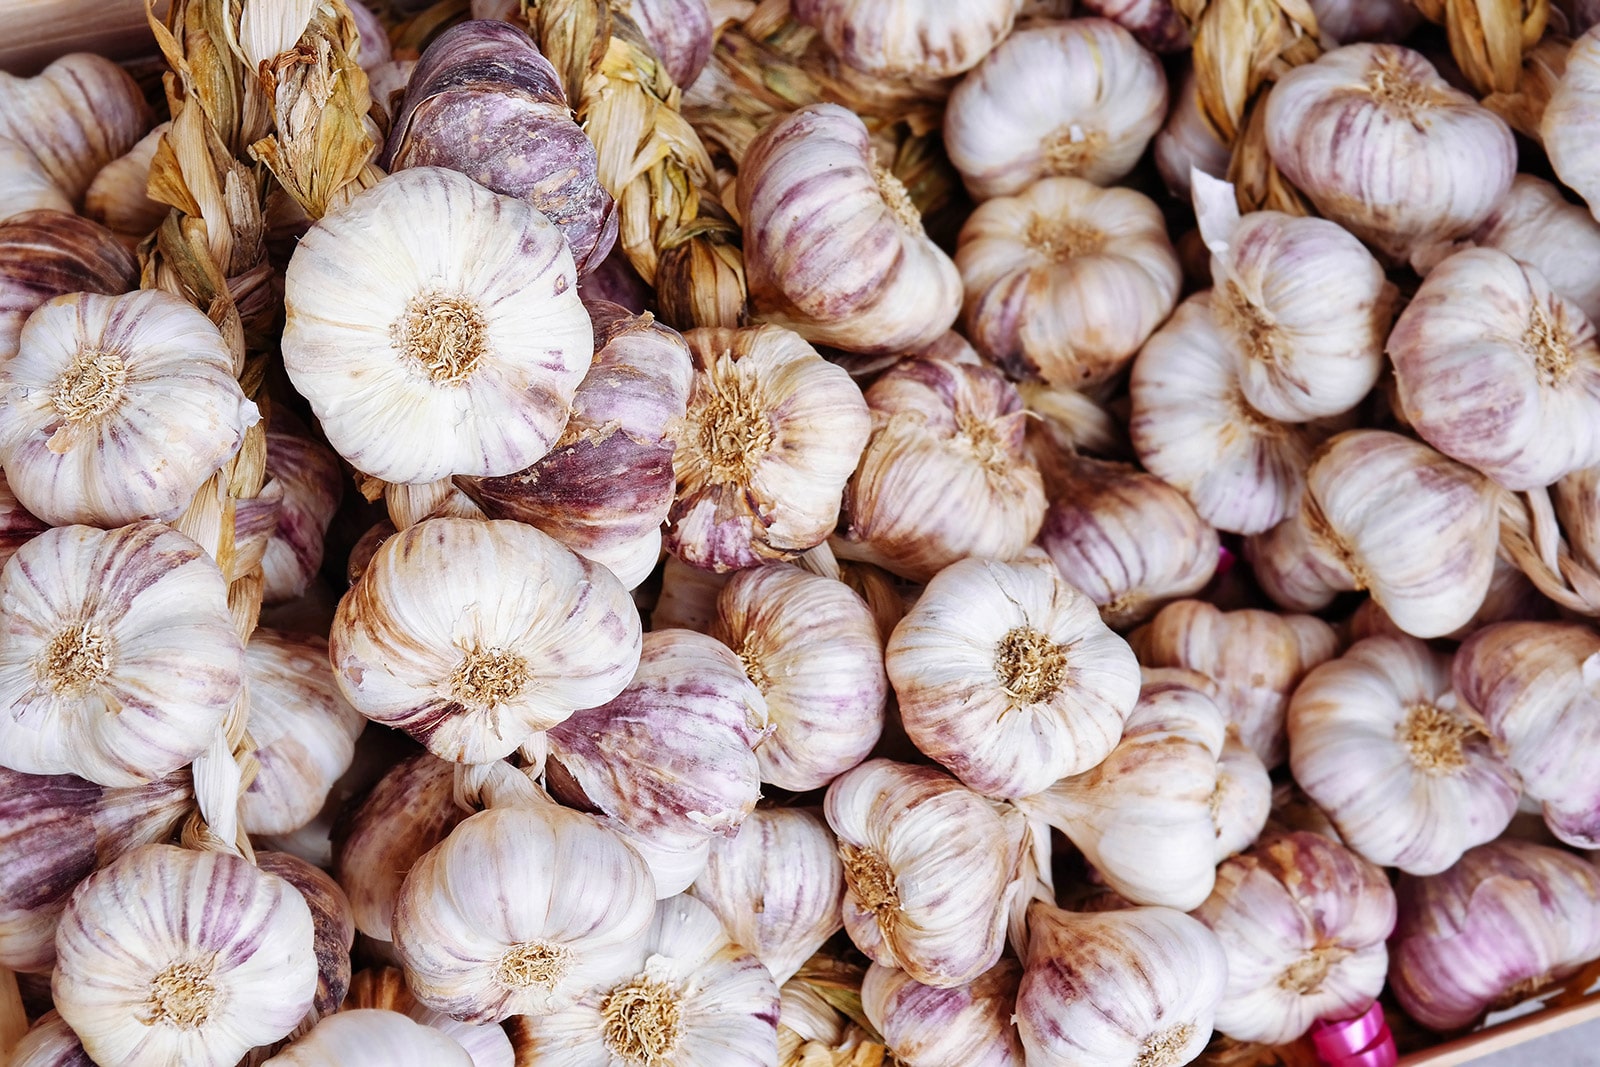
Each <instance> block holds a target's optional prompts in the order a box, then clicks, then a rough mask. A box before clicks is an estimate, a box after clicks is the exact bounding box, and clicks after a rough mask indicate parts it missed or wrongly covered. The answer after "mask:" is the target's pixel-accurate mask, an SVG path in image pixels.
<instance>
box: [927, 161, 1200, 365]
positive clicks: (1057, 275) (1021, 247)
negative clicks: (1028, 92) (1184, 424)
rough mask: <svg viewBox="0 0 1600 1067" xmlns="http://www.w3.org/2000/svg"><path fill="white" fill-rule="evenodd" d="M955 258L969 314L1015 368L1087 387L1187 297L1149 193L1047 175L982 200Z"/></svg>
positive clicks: (996, 356) (989, 348) (993, 351)
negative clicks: (1017, 189) (1180, 289)
mask: <svg viewBox="0 0 1600 1067" xmlns="http://www.w3.org/2000/svg"><path fill="white" fill-rule="evenodd" d="M956 266H957V268H959V269H960V271H961V281H962V284H963V285H964V286H965V288H966V308H965V314H966V324H967V331H968V333H970V334H971V336H972V340H973V343H974V344H975V345H976V346H977V348H978V350H979V351H980V352H982V353H983V355H984V356H986V357H987V358H988V359H990V360H992V361H994V362H995V363H998V364H999V365H1000V366H1002V367H1004V368H1005V369H1006V370H1007V371H1008V372H1009V373H1011V374H1012V375H1013V376H1016V377H1019V378H1021V377H1039V378H1043V379H1044V380H1045V381H1048V382H1052V383H1057V384H1063V385H1072V386H1074V387H1078V388H1084V387H1087V386H1090V385H1096V384H1098V383H1100V382H1103V381H1105V380H1106V379H1107V378H1110V377H1112V376H1113V375H1115V374H1116V373H1117V372H1118V371H1119V370H1121V369H1122V368H1123V367H1124V366H1125V365H1126V364H1127V362H1128V360H1129V359H1131V358H1132V357H1133V354H1134V353H1135V352H1136V351H1138V349H1139V346H1140V345H1142V344H1144V341H1145V338H1147V337H1149V336H1150V333H1151V331H1152V330H1154V329H1155V328H1156V327H1157V326H1158V325H1160V323H1161V321H1162V320H1163V319H1165V318H1166V317H1167V315H1168V314H1169V313H1170V312H1171V311H1172V307H1173V305H1174V304H1175V303H1176V302H1177V299H1178V286H1179V283H1180V282H1181V281H1182V272H1181V271H1180V269H1179V267H1178V254H1177V253H1176V252H1174V251H1173V249H1172V243H1171V242H1170V241H1168V240H1167V228H1166V221H1165V220H1164V219H1163V218H1162V217H1161V212H1160V210H1159V209H1158V208H1157V207H1156V205H1155V204H1154V203H1153V202H1152V201H1151V200H1150V199H1149V198H1148V197H1146V196H1144V195H1142V194H1140V193H1136V192H1134V191H1133V190H1131V189H1101V188H1100V187H1099V186H1097V185H1095V184H1094V183H1092V182H1087V181H1084V180H1083V179H1082V178H1045V179H1042V180H1040V181H1037V182H1034V183H1033V184H1032V185H1030V186H1028V187H1027V189H1025V190H1023V191H1022V192H1021V193H1020V194H1019V195H1017V196H1015V197H997V198H995V199H993V200H989V201H987V202H985V203H983V204H980V205H979V206H978V210H977V211H975V212H973V213H972V216H971V217H970V218H969V219H968V220H967V222H966V225H964V226H962V228H961V241H960V247H959V248H958V249H957V251H956Z"/></svg>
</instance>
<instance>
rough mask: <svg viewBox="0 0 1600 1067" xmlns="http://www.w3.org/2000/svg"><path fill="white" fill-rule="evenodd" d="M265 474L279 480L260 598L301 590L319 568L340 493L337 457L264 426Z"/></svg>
mask: <svg viewBox="0 0 1600 1067" xmlns="http://www.w3.org/2000/svg"><path fill="white" fill-rule="evenodd" d="M267 479H268V481H276V482H280V483H282V485H283V503H282V505H281V506H280V507H279V509H278V525H277V526H276V527H275V528H274V529H273V531H272V539H271V540H270V541H268V542H267V551H266V554H265V555H264V556H263V557H262V559H261V570H262V574H263V578H264V581H265V583H266V585H265V588H264V590H263V592H262V599H263V600H264V601H265V602H266V603H268V604H281V603H284V602H285V601H289V600H294V599H295V598H296V597H300V596H303V595H304V594H305V591H306V588H307V587H308V586H309V585H310V584H311V580H312V579H313V578H315V577H316V574H317V571H318V570H320V569H321V568H322V552H323V543H324V540H325V539H326V537H327V533H328V526H329V525H330V524H331V523H332V522H333V513H334V512H335V511H337V510H338V509H339V500H340V498H341V497H342V496H343V495H344V472H343V471H342V470H341V469H340V467H339V457H337V456H335V455H334V454H333V453H332V452H331V451H329V450H328V449H327V448H326V447H325V446H324V445H321V444H319V443H317V442H316V441H313V440H311V439H310V438H308V437H300V436H297V435H295V434H288V433H279V432H277V431H275V430H271V429H269V430H267Z"/></svg>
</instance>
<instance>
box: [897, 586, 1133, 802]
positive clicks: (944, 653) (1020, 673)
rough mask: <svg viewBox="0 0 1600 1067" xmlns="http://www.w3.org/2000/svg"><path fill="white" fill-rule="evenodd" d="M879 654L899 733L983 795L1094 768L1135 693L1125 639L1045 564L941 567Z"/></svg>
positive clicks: (1020, 793) (1009, 793)
mask: <svg viewBox="0 0 1600 1067" xmlns="http://www.w3.org/2000/svg"><path fill="white" fill-rule="evenodd" d="M886 653H887V668H888V671H889V678H890V680H891V681H892V682H893V683H894V688H895V695H896V697H897V698H898V701H899V708H900V719H901V722H902V723H903V724H904V726H905V730H906V733H907V734H908V735H909V736H910V738H911V740H912V741H913V742H914V743H915V744H916V746H917V748H918V749H919V750H921V751H922V752H923V753H925V754H926V755H928V756H930V757H931V758H933V759H935V760H937V761H938V762H940V763H942V764H944V766H945V767H947V768H949V770H950V771H951V772H952V773H954V774H955V776H956V777H957V778H959V779H961V781H962V782H964V783H965V784H966V785H968V786H969V787H971V788H972V789H975V790H977V791H978V792H980V793H983V794H985V795H986V796H992V797H1025V796H1031V795H1032V794H1034V793H1039V792H1042V791H1043V790H1045V789H1047V788H1049V787H1050V786H1051V785H1053V784H1054V783H1055V782H1056V781H1057V780H1059V779H1061V778H1065V777H1067V776H1069V775H1073V774H1081V773H1082V772H1084V771H1086V770H1088V769H1089V768H1091V767H1093V766H1095V765H1096V764H1098V763H1099V762H1100V761H1101V760H1103V759H1105V758H1106V756H1107V755H1109V754H1110V753H1111V750H1112V749H1113V748H1114V747H1115V746H1116V743H1117V741H1118V739H1119V738H1121V736H1122V725H1123V722H1124V721H1125V720H1126V719H1127V717H1128V713H1129V712H1130V711H1132V710H1133V705H1134V703H1135V701H1137V700H1138V697H1139V665H1138V662H1137V661H1136V660H1135V659H1134V657H1133V652H1132V650H1130V649H1129V648H1128V644H1127V642H1126V641H1124V640H1123V639H1122V638H1120V637H1118V636H1117V635H1116V634H1114V633H1112V632H1111V630H1110V629H1109V628H1108V627H1107V626H1106V625H1105V623H1103V622H1101V621H1100V615H1099V612H1098V610H1097V608H1096V605H1095V603H1094V602H1093V601H1092V600H1090V599H1089V598H1088V597H1087V596H1085V595H1084V594H1083V593H1080V592H1079V591H1078V590H1076V589H1074V588H1073V587H1072V586H1071V585H1069V584H1067V582H1066V580H1065V579H1063V578H1062V577H1061V575H1060V573H1059V572H1057V570H1056V569H1055V567H1053V566H1051V565H1049V564H1044V563H1018V564H1007V563H998V562H995V561H992V560H983V559H967V560H962V561H961V562H959V563H955V564H952V565H951V566H949V567H947V568H945V569H944V570H943V571H941V572H940V573H939V574H938V575H937V576H936V577H935V578H934V579H933V581H931V582H929V583H928V587H927V589H926V590H925V591H924V592H923V594H922V596H921V597H920V598H919V599H918V600H917V603H916V604H915V605H913V606H912V608H911V610H910V611H909V612H908V613H907V615H906V617H905V618H904V619H903V620H901V622H900V624H899V625H898V626H896V627H895V630H894V635H893V636H892V637H891V638H890V640H889V644H888V648H887V650H886Z"/></svg>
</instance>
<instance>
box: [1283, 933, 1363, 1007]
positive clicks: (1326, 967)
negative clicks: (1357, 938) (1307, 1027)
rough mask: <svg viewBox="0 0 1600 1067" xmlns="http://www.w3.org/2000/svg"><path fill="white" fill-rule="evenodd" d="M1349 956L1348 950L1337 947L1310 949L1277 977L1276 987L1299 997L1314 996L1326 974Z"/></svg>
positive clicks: (1326, 976)
mask: <svg viewBox="0 0 1600 1067" xmlns="http://www.w3.org/2000/svg"><path fill="white" fill-rule="evenodd" d="M1349 955H1351V952H1350V950H1349V949H1347V948H1342V947H1340V946H1338V945H1327V946H1324V947H1322V948H1315V949H1312V950H1311V951H1310V952H1308V953H1306V954H1305V955H1304V956H1301V957H1300V958H1299V959H1297V960H1295V961H1294V962H1293V963H1291V964H1290V965H1289V967H1288V969H1287V970H1285V971H1284V972H1283V974H1281V975H1280V976H1279V977H1278V986H1279V987H1280V988H1282V989H1286V990H1288V991H1289V992H1291V993H1299V994H1300V995H1301V996H1305V997H1309V996H1315V995H1316V994H1317V993H1318V992H1320V991H1321V989H1322V983H1323V982H1325V981H1327V978H1328V972H1329V971H1331V970H1333V968H1334V966H1335V965H1336V964H1338V963H1339V962H1340V961H1341V960H1343V959H1345V958H1346V957H1348V956H1349Z"/></svg>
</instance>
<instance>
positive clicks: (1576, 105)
mask: <svg viewBox="0 0 1600 1067" xmlns="http://www.w3.org/2000/svg"><path fill="white" fill-rule="evenodd" d="M1596 98H1600V25H1597V26H1592V27H1590V28H1589V29H1588V31H1587V32H1586V33H1584V35H1583V36H1582V37H1579V38H1578V39H1577V41H1575V42H1574V43H1573V45H1572V50H1571V51H1569V52H1568V53H1567V69H1566V73H1564V74H1563V75H1562V76H1561V81H1560V83H1558V84H1557V86H1556V89H1555V92H1553V93H1552V94H1551V95H1550V102H1549V103H1548V104H1547V105H1546V106H1545V109H1544V116H1543V117H1542V118H1541V119H1540V121H1539V135H1540V140H1541V141H1542V142H1543V143H1544V149H1545V152H1546V153H1548V154H1549V156H1550V165H1551V167H1553V168H1554V169H1555V172H1556V176H1557V177H1558V178H1560V179H1561V181H1562V182H1563V183H1564V184H1565V185H1566V186H1567V187H1568V188H1570V189H1572V190H1574V191H1575V192H1576V193H1577V194H1578V195H1579V196H1581V197H1583V198H1584V200H1586V201H1588V204H1589V210H1590V212H1591V213H1593V214H1594V215H1595V217H1596V218H1597V219H1600V156H1597V154H1596V148H1597V143H1596V138H1595V114H1594V107H1595V100H1596Z"/></svg>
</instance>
